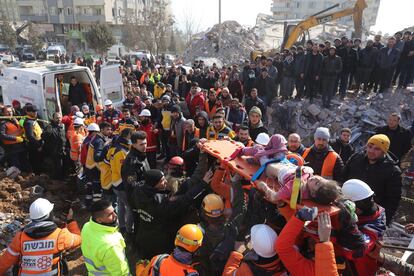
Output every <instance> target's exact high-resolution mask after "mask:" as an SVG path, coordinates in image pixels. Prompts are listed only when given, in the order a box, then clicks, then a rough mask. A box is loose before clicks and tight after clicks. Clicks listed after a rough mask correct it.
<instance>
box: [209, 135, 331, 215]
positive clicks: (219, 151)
mask: <svg viewBox="0 0 414 276" xmlns="http://www.w3.org/2000/svg"><path fill="white" fill-rule="evenodd" d="M242 148H243V146H242V145H241V144H240V143H238V142H236V141H232V140H210V141H207V142H205V143H204V144H203V147H202V150H203V151H205V152H207V153H208V154H209V155H211V156H214V157H216V158H217V159H219V160H220V161H221V164H222V166H224V167H226V171H227V172H226V173H230V172H233V173H238V174H239V175H241V176H242V177H244V178H245V179H248V180H250V179H251V178H252V176H253V175H254V174H255V173H256V171H257V170H258V169H259V165H258V164H254V163H249V162H248V161H247V159H248V158H252V157H246V156H238V157H236V158H234V159H233V160H230V156H231V155H232V154H233V153H234V152H235V151H236V150H238V149H242ZM258 181H263V182H265V183H266V184H267V185H268V186H269V187H270V188H273V189H274V190H276V191H277V190H279V189H280V185H279V183H277V181H276V180H274V179H272V178H268V177H266V175H265V174H264V173H263V174H262V175H261V177H260V178H259V179H258V180H256V181H255V182H254V183H252V185H253V186H255V183H257V182H258ZM286 203H287V204H289V202H288V201H286ZM303 206H308V207H313V206H316V207H318V211H319V212H324V211H325V212H328V213H329V214H330V215H331V216H332V215H334V214H336V213H337V212H338V211H339V208H337V207H335V206H323V205H319V204H316V203H314V202H312V201H310V200H303V201H302V202H301V204H298V205H297V209H299V208H301V207H303ZM289 209H290V208H289ZM290 210H291V209H290ZM293 212H294V210H291V213H292V214H293Z"/></svg>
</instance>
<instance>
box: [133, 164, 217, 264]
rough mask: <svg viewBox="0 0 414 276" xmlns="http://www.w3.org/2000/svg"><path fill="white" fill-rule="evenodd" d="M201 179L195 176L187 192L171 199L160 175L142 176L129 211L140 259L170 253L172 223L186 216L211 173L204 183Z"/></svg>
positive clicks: (146, 174)
mask: <svg viewBox="0 0 414 276" xmlns="http://www.w3.org/2000/svg"><path fill="white" fill-rule="evenodd" d="M205 169H206V167H205ZM200 173H201V174H200ZM201 175H203V174H202V172H194V174H193V175H192V177H191V179H190V180H189V182H190V183H187V184H186V185H185V187H188V189H187V190H186V191H185V192H182V191H181V190H180V189H179V190H178V192H177V193H176V194H175V195H174V196H172V197H170V196H169V193H170V191H168V190H167V180H166V179H165V176H164V173H163V172H162V171H160V170H148V171H146V172H145V173H144V182H143V185H140V186H138V187H136V188H135V189H134V190H133V191H132V193H131V207H132V209H133V210H134V212H135V215H136V224H135V229H137V230H136V231H135V242H136V244H137V247H138V250H137V251H138V253H139V255H140V256H139V257H140V258H141V259H150V258H152V257H153V256H155V255H158V254H162V253H165V252H170V251H171V250H172V249H173V248H172V244H173V239H174V234H175V233H176V230H177V229H172V228H175V222H176V221H177V219H179V218H180V217H181V216H182V215H184V214H187V212H188V208H189V207H190V206H191V204H192V203H193V202H194V200H195V199H197V197H198V196H199V194H201V193H202V191H203V190H204V189H205V188H207V186H208V183H210V181H211V177H212V175H213V173H212V172H211V171H209V172H207V173H206V175H205V176H204V178H203V179H202V178H201V177H200V176H201Z"/></svg>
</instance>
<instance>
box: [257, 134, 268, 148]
mask: <svg viewBox="0 0 414 276" xmlns="http://www.w3.org/2000/svg"><path fill="white" fill-rule="evenodd" d="M269 141H270V137H269V135H267V133H264V132H262V133H259V135H257V137H256V143H258V144H260V145H264V146H265V145H267V144H268V143H269Z"/></svg>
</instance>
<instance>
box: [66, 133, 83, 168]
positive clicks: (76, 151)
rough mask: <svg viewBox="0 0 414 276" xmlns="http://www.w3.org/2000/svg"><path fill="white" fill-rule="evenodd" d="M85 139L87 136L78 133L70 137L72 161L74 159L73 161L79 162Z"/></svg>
mask: <svg viewBox="0 0 414 276" xmlns="http://www.w3.org/2000/svg"><path fill="white" fill-rule="evenodd" d="M84 138H85V136H84V135H83V134H82V133H80V132H77V131H75V132H74V133H73V134H72V136H71V137H70V140H69V144H70V159H72V160H73V161H78V160H79V156H80V152H81V146H82V142H83V139H84Z"/></svg>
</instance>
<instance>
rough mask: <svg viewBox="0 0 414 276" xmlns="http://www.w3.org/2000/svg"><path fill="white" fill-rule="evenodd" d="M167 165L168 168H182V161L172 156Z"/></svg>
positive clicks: (178, 157)
mask: <svg viewBox="0 0 414 276" xmlns="http://www.w3.org/2000/svg"><path fill="white" fill-rule="evenodd" d="M168 164H169V165H170V166H184V159H182V158H181V157H180V156H174V157H173V158H171V159H170V161H169V162H168Z"/></svg>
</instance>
